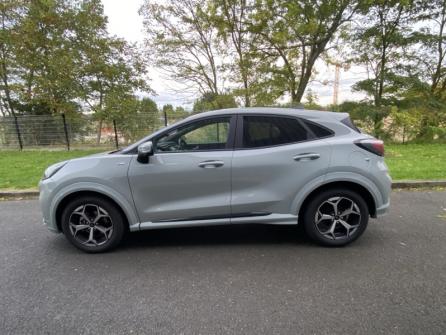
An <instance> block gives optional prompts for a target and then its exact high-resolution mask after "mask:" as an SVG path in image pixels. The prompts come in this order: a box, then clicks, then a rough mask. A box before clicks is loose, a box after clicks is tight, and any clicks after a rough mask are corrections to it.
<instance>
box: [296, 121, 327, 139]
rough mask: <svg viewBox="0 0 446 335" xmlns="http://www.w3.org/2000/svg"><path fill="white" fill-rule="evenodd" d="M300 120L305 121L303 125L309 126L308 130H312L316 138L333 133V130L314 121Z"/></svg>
mask: <svg viewBox="0 0 446 335" xmlns="http://www.w3.org/2000/svg"><path fill="white" fill-rule="evenodd" d="M302 122H304V123H305V125H306V126H307V127H308V128H310V130H311V131H312V132H313V134H314V136H316V137H317V138H322V137H328V136H331V135H333V132H332V131H331V130H329V129H327V128H325V127H323V126H320V125H318V124H316V123H314V122H310V121H307V120H302Z"/></svg>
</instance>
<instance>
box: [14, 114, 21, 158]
mask: <svg viewBox="0 0 446 335" xmlns="http://www.w3.org/2000/svg"><path fill="white" fill-rule="evenodd" d="M14 123H15V131H16V133H17V139H18V140H19V146H20V151H22V150H23V142H22V135H21V134H20V128H19V123H18V122H17V116H15V115H14Z"/></svg>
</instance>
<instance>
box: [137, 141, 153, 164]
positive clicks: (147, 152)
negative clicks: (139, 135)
mask: <svg viewBox="0 0 446 335" xmlns="http://www.w3.org/2000/svg"><path fill="white" fill-rule="evenodd" d="M152 155H153V143H152V141H148V142H144V143H143V144H140V145H139V146H138V158H137V160H138V162H140V163H143V164H147V163H148V162H149V156H152Z"/></svg>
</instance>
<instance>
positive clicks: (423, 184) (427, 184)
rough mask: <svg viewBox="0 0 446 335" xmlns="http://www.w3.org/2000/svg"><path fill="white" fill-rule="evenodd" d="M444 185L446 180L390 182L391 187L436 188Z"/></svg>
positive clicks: (445, 185)
mask: <svg viewBox="0 0 446 335" xmlns="http://www.w3.org/2000/svg"><path fill="white" fill-rule="evenodd" d="M436 187H446V180H444V179H443V180H398V181H394V182H393V183H392V188H393V189H395V188H400V189H401V188H402V189H407V188H436Z"/></svg>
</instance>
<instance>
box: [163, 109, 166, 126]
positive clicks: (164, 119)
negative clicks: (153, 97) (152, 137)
mask: <svg viewBox="0 0 446 335" xmlns="http://www.w3.org/2000/svg"><path fill="white" fill-rule="evenodd" d="M163 112H164V127H167V112H166V110H164V111H163Z"/></svg>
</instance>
